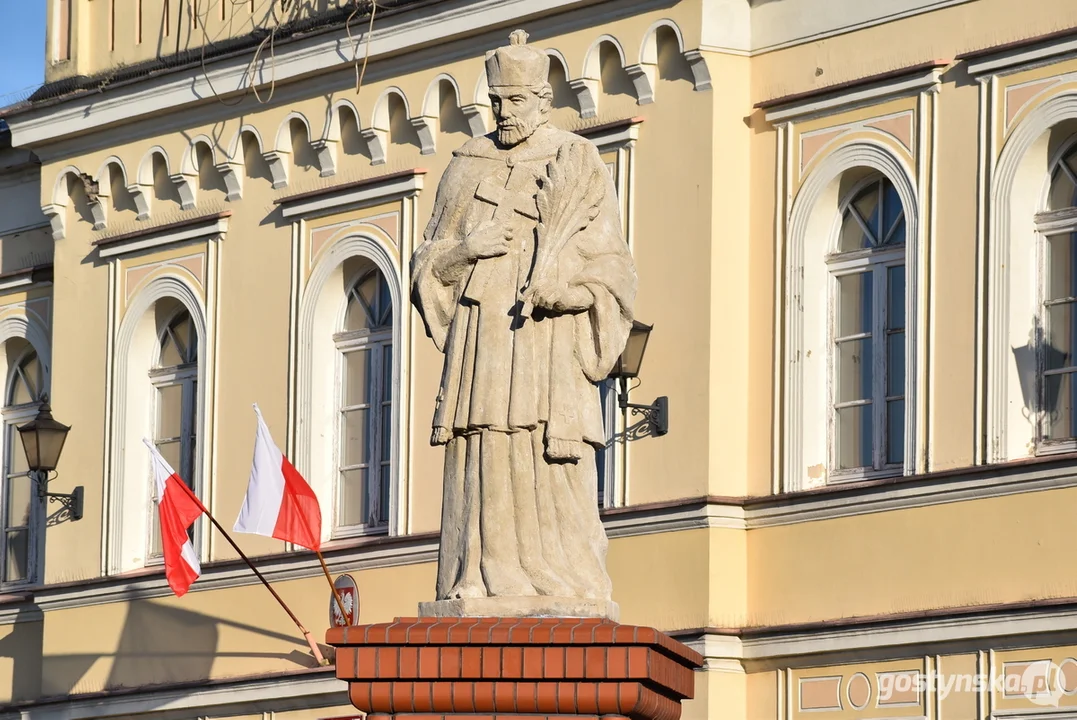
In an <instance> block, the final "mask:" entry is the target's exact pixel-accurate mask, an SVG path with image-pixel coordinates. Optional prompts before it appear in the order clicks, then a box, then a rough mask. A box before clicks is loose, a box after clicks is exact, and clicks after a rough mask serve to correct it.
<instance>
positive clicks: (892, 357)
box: [886, 332, 905, 397]
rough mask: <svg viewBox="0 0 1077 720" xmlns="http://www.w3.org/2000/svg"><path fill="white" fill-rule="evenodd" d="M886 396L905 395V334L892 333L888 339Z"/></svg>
mask: <svg viewBox="0 0 1077 720" xmlns="http://www.w3.org/2000/svg"><path fill="white" fill-rule="evenodd" d="M886 346H887V347H886V394H887V395H888V396H890V397H893V396H894V395H904V394H905V333H903V332H896V333H891V334H890V335H889V336H887V338H886Z"/></svg>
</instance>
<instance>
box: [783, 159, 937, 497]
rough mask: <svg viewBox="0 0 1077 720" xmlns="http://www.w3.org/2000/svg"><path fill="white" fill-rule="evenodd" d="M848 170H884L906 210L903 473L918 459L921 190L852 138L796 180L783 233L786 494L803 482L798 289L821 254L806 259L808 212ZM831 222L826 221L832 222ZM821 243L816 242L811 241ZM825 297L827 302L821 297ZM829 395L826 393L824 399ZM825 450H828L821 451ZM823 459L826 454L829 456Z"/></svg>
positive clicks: (804, 416) (899, 164) (902, 170)
mask: <svg viewBox="0 0 1077 720" xmlns="http://www.w3.org/2000/svg"><path fill="white" fill-rule="evenodd" d="M854 169H869V170H874V171H876V172H878V173H880V174H882V175H884V176H885V177H886V178H887V179H888V180H890V182H891V183H893V185H894V188H895V189H896V190H897V193H898V196H899V197H900V198H901V204H902V207H903V208H904V210H905V318H906V330H905V332H906V347H905V352H906V361H905V462H904V466H903V471H902V472H903V474H905V475H909V474H912V473H915V472H917V470H918V466H919V465H923V464H924V460H923V453H922V448H921V439H920V437H919V433H918V430H917V429H918V427H919V426H920V424H921V418H922V417H923V416H924V415H925V414H926V408H925V407H924V398H923V397H922V393H920V392H919V384H920V383H919V377H920V373H921V371H922V368H924V366H925V359H924V358H923V357H921V355H922V352H923V349H922V348H921V345H920V343H919V331H920V328H921V326H922V324H923V316H924V314H925V306H926V302H925V301H924V299H923V298H922V297H921V296H920V293H921V289H920V288H921V282H920V275H921V260H922V258H921V257H920V255H921V253H920V247H921V245H922V243H923V238H922V237H921V235H922V233H923V232H924V231H923V228H924V226H925V224H924V223H922V222H920V212H921V205H920V201H919V200H920V195H919V193H918V191H917V186H916V183H915V182H914V181H913V179H912V178H913V177H914V175H913V172H912V170H911V169H910V168H909V167H908V166H907V165H906V164H905V163H904V162H903V161H901V160H899V159H898V158H897V157H896V156H895V155H894V154H893V153H892V152H891V150H890V149H889V148H888V147H886V146H884V145H882V144H880V143H877V142H874V141H867V140H863V141H858V142H852V143H848V144H846V145H843V146H841V147H839V148H837V149H835V150H834V151H833V152H831V153H830V154H829V155H828V156H827V157H826V158H824V159H823V160H822V161H820V163H819V164H818V165H817V166H816V168H815V169H814V170H813V171H812V172H811V173H810V174H809V175H808V176H807V178H806V179H805V180H804V182H803V184H802V185H801V188H800V191H799V193H798V194H797V196H796V198H795V199H794V200H793V202H792V206H791V209H790V212H789V219H788V222H787V223H786V226H785V227H786V233H785V243H786V247H785V268H784V278H783V281H784V288H783V292H782V303H781V305H780V306H779V307H780V308H781V312H782V313H783V316H782V318H781V320H782V323H781V326H782V327H783V330H782V343H781V344H780V345H779V346H778V348H777V353H778V362H777V363H776V364H777V368H778V371H779V373H780V375H779V377H778V378H776V381H777V386H778V387H779V388H780V390H779V393H780V397H781V403H782V405H781V413H780V415H779V416H778V418H777V420H776V422H777V427H776V431H777V432H776V435H777V437H779V438H780V448H779V450H778V453H779V457H780V458H781V462H780V465H779V466H778V467H779V471H780V473H781V476H780V478H779V482H778V484H777V486H778V488H779V489H780V490H781V491H784V492H793V491H797V490H801V489H803V488H804V487H806V480H807V468H806V467H805V464H804V453H805V448H804V430H803V429H804V425H805V423H806V422H808V416H809V411H816V410H817V408H806V407H805V403H804V382H805V381H804V367H803V364H802V363H801V362H800V361H799V359H800V357H801V356H802V354H803V353H804V352H805V346H806V339H805V337H804V309H803V299H804V298H805V296H806V293H808V291H809V289H808V288H806V287H804V266H805V263H806V262H809V261H810V262H823V261H824V260H825V257H819V256H813V257H810V258H808V257H806V248H807V246H808V245H809V239H810V238H809V234H810V232H811V225H812V220H813V215H814V212H815V210H816V209H817V205H818V203H819V202H820V201H821V198H822V197H823V195H824V193H825V192H826V191H827V188H828V187H829V186H830V185H831V183H833V182H835V181H836V180H837V179H838V178H839V177H840V176H841V175H842V173H844V172H846V171H848V170H854ZM831 227H832V226H831ZM833 243H834V236H833V234H832V235H831V236H830V237H828V238H827V239H826V240H825V241H823V243H822V244H821V246H822V247H825V248H826V252H827V253H829V252H830V251H831V249H832V248H834V247H835V246H834V244H833ZM813 245H814V246H815V247H819V246H820V243H814V244H813ZM827 302H829V300H827ZM829 397H832V395H830V394H829V393H828V398H829ZM826 452H827V453H829V452H830V450H829V448H827V449H826ZM827 457H829V454H828V455H827Z"/></svg>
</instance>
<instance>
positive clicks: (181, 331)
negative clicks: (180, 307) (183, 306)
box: [172, 313, 191, 362]
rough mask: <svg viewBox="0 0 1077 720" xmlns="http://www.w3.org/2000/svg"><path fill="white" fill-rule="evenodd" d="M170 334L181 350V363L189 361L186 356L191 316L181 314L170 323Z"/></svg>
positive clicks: (188, 357) (188, 345) (189, 338)
mask: <svg viewBox="0 0 1077 720" xmlns="http://www.w3.org/2000/svg"><path fill="white" fill-rule="evenodd" d="M172 334H173V335H174V336H175V338H176V340H177V341H178V342H179V344H180V346H181V348H182V352H181V356H182V357H183V361H184V362H187V361H189V359H190V356H189V355H188V354H187V348H189V347H190V346H191V316H190V315H188V314H187V313H182V314H181V315H180V316H179V317H177V318H176V319H175V320H174V321H173V323H172Z"/></svg>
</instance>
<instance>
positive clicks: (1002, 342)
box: [977, 84, 1077, 463]
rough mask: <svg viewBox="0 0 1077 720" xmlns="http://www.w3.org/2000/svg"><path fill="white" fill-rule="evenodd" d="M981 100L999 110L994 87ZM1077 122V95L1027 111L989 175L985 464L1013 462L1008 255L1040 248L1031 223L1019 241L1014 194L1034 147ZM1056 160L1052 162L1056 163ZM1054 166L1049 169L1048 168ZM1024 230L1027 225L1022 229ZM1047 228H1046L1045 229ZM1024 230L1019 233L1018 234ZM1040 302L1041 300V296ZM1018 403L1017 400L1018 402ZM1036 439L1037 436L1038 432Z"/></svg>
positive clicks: (983, 275) (984, 273)
mask: <svg viewBox="0 0 1077 720" xmlns="http://www.w3.org/2000/svg"><path fill="white" fill-rule="evenodd" d="M980 91H981V94H983V93H987V94H988V95H987V97H986V98H985V99H986V102H987V105H988V109H990V107H992V106H994V105H995V104H997V102H998V100H997V98H994V97H993V95H994V93H995V88H994V86H993V84H989V85H985V86H981V90H980ZM1074 118H1077V93H1073V92H1068V93H1062V94H1059V95H1056V96H1054V97H1052V98H1050V99H1048V100H1046V101H1045V102H1043V103H1042V104H1040V105H1038V106H1037V107H1035V108H1033V109H1032V110H1030V111H1029V113H1028V115H1027V116H1026V117H1025V118H1024V119H1023V120H1022V121H1021V122H1020V123H1019V124H1018V125H1017V126H1016V127H1015V128H1013V130H1012V131H1011V132H1010V135H1009V139H1007V140H1006V142H1005V144H1004V145H1003V146H1002V149H1001V151H1000V152H999V155H998V161H997V162H996V163H995V165H994V167H993V169H991V173H990V176H989V177H990V183H991V187H990V200H991V202H990V205H989V207H990V214H989V215H988V216H987V218H986V221H987V227H986V228H985V233H986V238H987V239H986V245H987V252H986V255H987V262H985V263H984V264H983V269H982V270H981V272H980V275H979V278H978V281H979V282H978V284H979V285H980V286H981V287H986V288H987V291H986V292H985V293H983V295H982V298H981V303H982V304H983V306H984V317H985V319H984V325H983V331H982V332H983V334H984V335H986V342H985V346H986V352H985V353H984V354H983V357H982V359H981V361H980V373H981V376H982V377H984V378H985V380H986V381H985V383H984V385H985V388H984V391H983V395H982V407H983V423H984V432H983V437H984V439H985V446H984V447H982V449H981V448H977V450H978V451H980V452H979V453H978V454H979V455H980V456H981V457H982V461H983V462H985V463H996V462H1003V461H1006V460H1008V459H1013V458H1011V457H1010V453H1009V450H1008V448H1009V437H1008V436H1009V434H1010V430H1009V428H1008V410H1009V405H1010V403H1011V401H1012V400H1013V399H1014V398H1013V395H1014V392H1015V391H1016V392H1020V389H1019V388H1011V387H1010V385H1011V383H1010V378H1009V369H1010V365H1011V363H1012V362H1013V359H1012V350H1011V347H1010V318H1009V313H1010V295H1011V284H1012V280H1011V275H1010V254H1011V248H1012V247H1014V244H1015V243H1018V242H1021V241H1022V239H1024V240H1025V241H1027V242H1037V243H1040V242H1041V241H1039V238H1040V237H1042V234H1041V231H1040V228H1039V227H1037V226H1036V224H1035V222H1034V218H1033V219H1032V220H1033V222H1031V223H1029V225H1028V226H1027V227H1028V232H1029V233H1030V235H1021V234H1020V232H1018V233H1017V234H1016V236H1015V227H1014V222H1015V220H1020V218H1014V217H1012V210H1013V203H1014V202H1015V199H1014V193H1015V191H1016V190H1017V181H1018V178H1019V176H1020V171H1021V169H1022V165H1023V163H1024V161H1025V159H1026V157H1027V156H1028V153H1029V152H1030V151H1031V150H1032V148H1033V146H1034V145H1035V144H1036V143H1037V142H1038V141H1039V140H1040V139H1041V138H1042V137H1043V135H1044V134H1045V133H1048V132H1050V130H1051V128H1053V127H1054V126H1056V125H1058V124H1059V123H1061V122H1063V121H1065V120H1072V119H1074ZM1053 159H1054V158H1052V160H1053ZM1050 167H1053V162H1049V163H1048V168H1050ZM1049 186H1050V177H1049V176H1048V177H1045V178H1044V185H1043V188H1042V189H1041V195H1040V199H1039V203H1038V205H1037V207H1039V208H1042V207H1045V201H1046V197H1047V189H1048V188H1049ZM1022 224H1023V223H1022ZM1044 227H1046V226H1044ZM1018 230H1020V228H1018ZM1036 297H1037V298H1038V297H1039V294H1038V293H1037V295H1036ZM1037 312H1038V311H1037ZM1018 401H1019V399H1018ZM1037 434H1038V431H1037Z"/></svg>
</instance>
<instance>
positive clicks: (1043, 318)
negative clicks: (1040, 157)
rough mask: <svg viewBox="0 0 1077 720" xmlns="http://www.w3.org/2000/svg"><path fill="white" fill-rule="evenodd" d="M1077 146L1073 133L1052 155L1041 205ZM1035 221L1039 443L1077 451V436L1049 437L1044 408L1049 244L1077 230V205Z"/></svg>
mask: <svg viewBox="0 0 1077 720" xmlns="http://www.w3.org/2000/svg"><path fill="white" fill-rule="evenodd" d="M1075 146H1077V137H1073V138H1071V139H1070V140H1068V141H1066V142H1065V143H1063V144H1062V146H1061V147H1060V148H1059V149H1058V150H1057V151H1056V152H1055V154H1054V156H1053V157H1052V158H1051V162H1050V163H1049V165H1048V168H1047V177H1046V180H1045V183H1044V191H1043V197H1042V201H1041V203H1040V207H1047V204H1048V198H1049V195H1050V191H1051V180H1052V176H1053V175H1054V171H1055V168H1056V167H1059V166H1060V165H1062V166H1064V162H1063V161H1064V159H1065V157H1066V155H1068V154H1069V153H1070V152H1072V151H1073V150H1074V147H1075ZM1064 172H1068V174H1069V175H1070V177H1071V179H1073V172H1072V171H1070V170H1069V169H1068V168H1066V170H1064ZM1074 185H1077V180H1075V182H1074ZM1033 222H1034V223H1035V226H1036V253H1037V263H1036V269H1037V273H1036V276H1037V278H1036V315H1037V321H1038V324H1039V327H1040V328H1043V331H1042V336H1041V337H1040V338H1038V339H1037V343H1036V400H1035V402H1036V423H1035V433H1036V436H1035V446H1036V454H1037V455H1058V454H1062V453H1071V452H1074V451H1077V437H1072V438H1067V439H1065V440H1049V439H1047V432H1046V429H1047V428H1046V421H1047V416H1046V413H1045V412H1044V408H1043V400H1044V391H1045V385H1046V378H1047V372H1048V371H1047V354H1046V334H1047V313H1046V311H1045V308H1044V306H1045V305H1046V303H1047V278H1048V276H1049V275H1048V273H1049V272H1050V259H1049V258H1050V254H1049V252H1048V247H1047V246H1048V240H1049V238H1051V237H1052V236H1056V235H1065V234H1070V233H1077V208H1072V207H1071V208H1062V209H1060V210H1044V211H1042V212H1039V213H1036V216H1035V217H1034V218H1033ZM1055 374H1057V373H1055ZM1073 377H1074V378H1075V379H1077V373H1074V374H1073Z"/></svg>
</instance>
